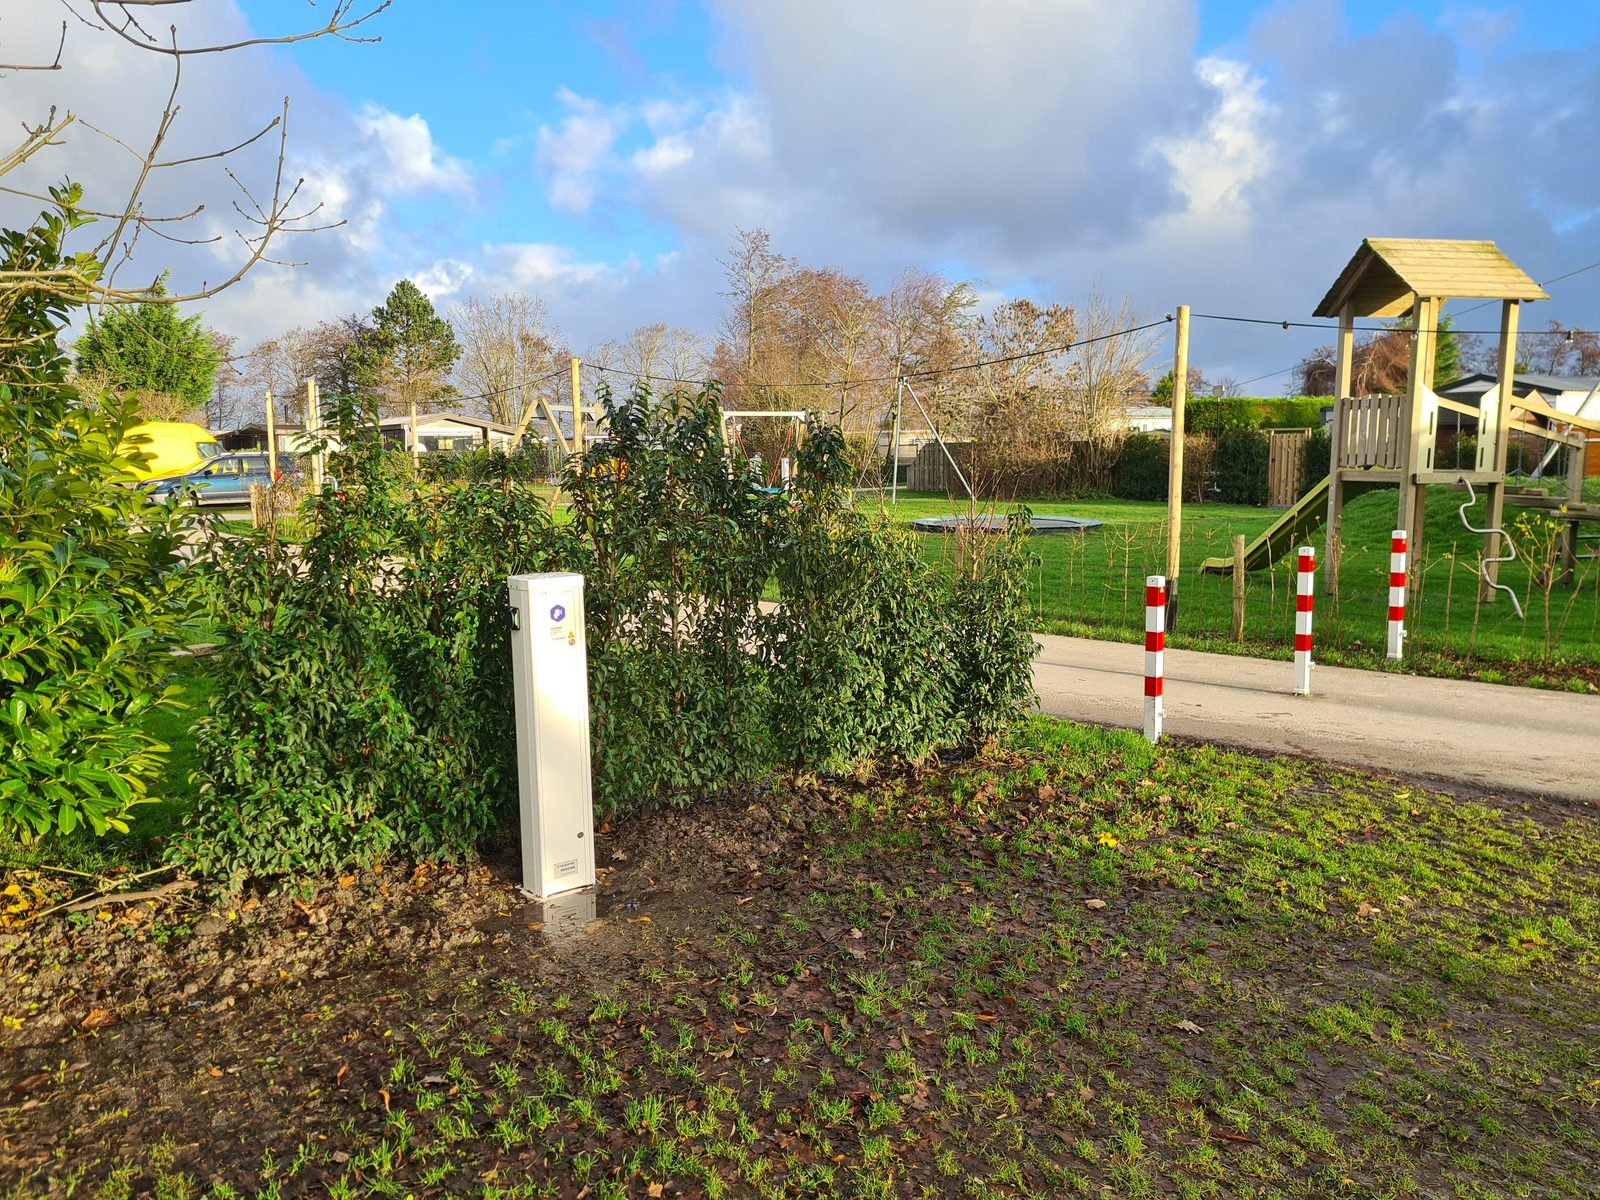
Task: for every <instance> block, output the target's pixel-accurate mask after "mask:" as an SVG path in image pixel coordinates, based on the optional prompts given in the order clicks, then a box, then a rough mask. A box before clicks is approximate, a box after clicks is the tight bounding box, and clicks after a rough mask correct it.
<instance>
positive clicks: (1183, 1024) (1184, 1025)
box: [1178, 1019, 1205, 1033]
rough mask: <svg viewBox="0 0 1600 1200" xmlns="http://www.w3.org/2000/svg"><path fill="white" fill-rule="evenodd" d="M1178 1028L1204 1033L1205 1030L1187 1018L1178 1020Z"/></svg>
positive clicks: (1186, 1031) (1187, 1031)
mask: <svg viewBox="0 0 1600 1200" xmlns="http://www.w3.org/2000/svg"><path fill="white" fill-rule="evenodd" d="M1178 1028H1179V1029H1181V1030H1183V1031H1184V1032H1185V1033H1204V1032H1205V1030H1204V1029H1202V1028H1200V1026H1198V1025H1196V1024H1195V1023H1194V1022H1193V1021H1190V1020H1187V1019H1185V1020H1182V1021H1179V1022H1178Z"/></svg>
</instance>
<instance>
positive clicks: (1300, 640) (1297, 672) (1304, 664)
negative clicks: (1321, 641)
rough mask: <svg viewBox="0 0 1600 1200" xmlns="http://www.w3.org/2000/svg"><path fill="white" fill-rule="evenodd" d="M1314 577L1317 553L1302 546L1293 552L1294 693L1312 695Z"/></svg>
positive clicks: (1315, 574) (1315, 575) (1315, 576)
mask: <svg viewBox="0 0 1600 1200" xmlns="http://www.w3.org/2000/svg"><path fill="white" fill-rule="evenodd" d="M1316 578H1317V552H1316V551H1315V550H1313V549H1312V548H1311V547H1310V546H1301V547H1300V549H1299V551H1297V552H1296V555H1295V580H1294V694H1295V695H1296V696H1309V695H1311V603H1312V598H1313V596H1314V595H1315V592H1314V590H1313V588H1314V585H1315V582H1316Z"/></svg>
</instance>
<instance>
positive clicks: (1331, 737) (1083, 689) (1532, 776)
mask: <svg viewBox="0 0 1600 1200" xmlns="http://www.w3.org/2000/svg"><path fill="white" fill-rule="evenodd" d="M1035 640H1036V641H1037V642H1038V643H1039V646H1040V652H1039V655H1038V657H1037V658H1035V659H1034V663H1033V683H1034V688H1035V690H1036V691H1037V692H1038V694H1039V708H1040V711H1042V712H1046V713H1049V714H1051V715H1052V716H1058V717H1067V718H1070V719H1072V720H1075V721H1088V722H1092V723H1095V724H1099V725H1110V726H1125V727H1128V728H1132V729H1142V728H1143V725H1144V685H1143V679H1144V649H1143V647H1142V646H1139V645H1133V644H1129V643H1125V642H1101V641H1091V640H1088V639H1085V638H1069V637H1055V636H1051V635H1048V634H1039V635H1036V636H1035ZM1291 686H1292V667H1291V664H1290V663H1288V662H1286V661H1274V660H1270V659H1261V658H1245V657H1242V656H1238V655H1231V654H1208V653H1204V652H1202V651H1198V650H1173V649H1170V648H1169V649H1168V650H1167V652H1166V702H1165V717H1164V732H1165V733H1166V734H1168V735H1175V736H1178V737H1190V738H1198V739H1201V740H1204V741H1208V742H1217V743H1221V744H1223V745H1230V746H1241V747H1245V748H1248V749H1251V750H1264V751H1268V752H1271V753H1281V754H1297V755H1305V756H1308V757H1312V758H1319V759H1323V760H1325V761H1327V762H1333V763H1339V764H1343V765H1346V766H1352V767H1367V768H1376V769H1378V770H1381V771H1385V772H1391V773H1394V774H1398V775H1406V776H1413V777H1420V778H1427V779H1435V780H1439V781H1442V782H1448V783H1465V784H1467V785H1469V786H1470V787H1471V788H1473V789H1475V790H1482V791H1491V792H1515V793H1521V794H1532V795H1544V796H1552V797H1561V798H1564V799H1571V800H1579V801H1586V802H1590V803H1595V802H1600V696H1580V695H1577V694H1575V693H1572V692H1552V691H1544V690H1541V689H1537V688H1521V687H1506V686H1502V685H1499V684H1492V683H1475V682H1468V681H1464V680H1458V679H1430V678H1425V677H1422V676H1417V675H1405V674H1400V673H1395V672H1386V671H1362V670H1354V669H1351V668H1347V667H1330V666H1321V665H1318V666H1315V667H1314V668H1313V671H1312V678H1311V692H1312V694H1311V695H1310V696H1296V695H1294V693H1293V692H1292V690H1291Z"/></svg>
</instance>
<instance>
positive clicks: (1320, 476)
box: [1300, 425, 1333, 496]
mask: <svg viewBox="0 0 1600 1200" xmlns="http://www.w3.org/2000/svg"><path fill="white" fill-rule="evenodd" d="M1332 463H1333V430H1332V429H1331V428H1329V427H1328V426H1326V425H1319V426H1317V428H1315V429H1313V430H1312V431H1311V436H1310V437H1308V438H1307V439H1306V444H1305V449H1304V450H1303V451H1302V452H1301V455H1300V495H1302V496H1304V495H1305V494H1306V493H1307V492H1309V491H1310V490H1311V489H1312V488H1314V487H1316V486H1317V484H1319V483H1321V482H1322V481H1323V480H1324V479H1326V478H1327V477H1328V472H1329V470H1331V469H1332Z"/></svg>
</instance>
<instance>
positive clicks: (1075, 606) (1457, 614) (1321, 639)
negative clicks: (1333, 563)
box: [867, 487, 1600, 690]
mask: <svg viewBox="0 0 1600 1200" xmlns="http://www.w3.org/2000/svg"><path fill="white" fill-rule="evenodd" d="M1429 492H1430V494H1429V497H1428V505H1427V524H1426V530H1425V537H1424V543H1423V555H1424V560H1425V564H1424V565H1425V571H1424V581H1423V586H1422V590H1421V594H1420V597H1419V598H1418V599H1417V600H1415V601H1413V604H1412V607H1411V611H1410V614H1409V620H1408V622H1407V624H1408V627H1409V629H1410V631H1411V632H1410V636H1409V638H1408V640H1407V656H1408V667H1410V668H1411V669H1424V670H1432V671H1436V672H1438V673H1443V674H1471V675H1478V676H1480V677H1485V678H1488V679H1491V680H1504V681H1507V682H1543V683H1548V684H1551V685H1552V686H1571V687H1574V688H1575V689H1577V690H1590V689H1591V688H1593V687H1594V686H1595V685H1596V684H1600V588H1597V583H1600V563H1596V562H1580V563H1579V569H1578V571H1577V575H1576V579H1575V586H1572V587H1564V586H1562V585H1561V584H1560V583H1559V582H1556V583H1555V585H1554V586H1553V587H1552V588H1551V590H1550V592H1549V593H1548V595H1546V593H1545V592H1543V591H1541V590H1540V589H1539V588H1538V587H1536V586H1534V584H1533V582H1532V578H1533V577H1532V575H1531V574H1530V571H1529V569H1528V565H1527V563H1526V561H1524V560H1519V561H1517V562H1514V563H1511V564H1508V565H1507V566H1505V567H1503V568H1502V571H1501V579H1502V581H1503V582H1505V583H1507V584H1509V585H1510V586H1512V587H1514V588H1515V589H1516V591H1517V594H1518V596H1519V597H1520V598H1521V599H1522V604H1523V608H1524V610H1525V612H1526V613H1527V620H1526V621H1521V620H1518V619H1517V617H1516V614H1515V612H1514V611H1513V610H1512V607H1511V605H1510V604H1509V603H1507V602H1506V601H1505V600H1504V598H1498V599H1496V600H1495V601H1494V602H1493V603H1490V604H1479V603H1478V601H1477V591H1476V588H1475V587H1474V576H1473V574H1472V572H1473V570H1474V569H1475V565H1476V563H1477V560H1478V556H1479V555H1480V554H1481V553H1482V541H1481V539H1479V538H1477V537H1475V536H1473V535H1471V534H1468V533H1467V532H1466V530H1465V529H1464V528H1463V527H1462V525H1461V520H1460V515H1459V513H1458V511H1457V510H1458V508H1459V506H1460V505H1461V503H1462V502H1463V500H1464V499H1465V494H1464V493H1456V492H1453V491H1451V490H1450V489H1449V488H1443V487H1435V488H1431V489H1429ZM867 502H868V503H874V502H875V501H874V500H869V501H867ZM1395 502H1396V493H1395V491H1394V490H1393V489H1388V490H1380V491H1377V492H1372V493H1369V494H1367V495H1365V496H1362V497H1359V498H1357V499H1356V500H1354V501H1352V502H1351V503H1350V504H1349V505H1348V506H1347V507H1346V509H1345V518H1344V536H1343V542H1344V551H1343V554H1342V557H1341V560H1340V570H1339V579H1340V588H1339V595H1338V599H1337V600H1336V601H1335V600H1334V599H1332V598H1331V597H1328V596H1326V595H1322V594H1321V593H1322V592H1323V591H1324V589H1323V584H1322V577H1321V574H1320V572H1319V575H1318V581H1317V588H1318V592H1319V599H1318V605H1317V618H1316V619H1317V626H1316V637H1317V643H1318V646H1319V650H1320V652H1321V657H1323V658H1324V659H1325V660H1328V661H1345V662H1350V663H1352V665H1357V664H1359V665H1375V664H1380V663H1382V661H1383V653H1384V637H1385V623H1386V619H1387V611H1388V572H1389V533H1390V530H1391V529H1393V528H1394V519H1395V512H1394V506H1395ZM1029 506H1030V507H1031V508H1032V509H1033V511H1034V512H1036V513H1039V514H1042V515H1043V514H1050V515H1056V514H1060V515H1069V516H1080V517H1092V518H1095V519H1097V520H1101V521H1104V522H1105V523H1106V524H1105V526H1104V527H1103V528H1100V529H1097V530H1093V531H1091V532H1089V533H1087V534H1083V535H1077V534H1057V535H1050V536H1044V537H1039V538H1036V539H1035V542H1034V549H1035V553H1036V554H1037V555H1038V559H1039V566H1038V573H1037V581H1036V588H1037V593H1036V596H1037V599H1036V610H1037V613H1038V624H1039V628H1040V629H1042V630H1043V631H1045V632H1051V633H1072V634H1081V635H1087V636H1096V637H1109V638H1114V639H1119V640H1134V641H1136V640H1140V639H1142V637H1143V636H1144V599H1143V590H1144V580H1145V577H1146V576H1147V575H1153V574H1160V573H1163V572H1164V571H1165V569H1166V504H1165V502H1160V503H1152V502H1143V501H1133V500H1084V501H1037V502H1031V501H1030V502H1029ZM885 508H886V509H888V511H889V512H890V514H891V516H892V517H893V518H895V519H897V520H904V521H910V520H913V519H915V518H917V517H923V516H933V515H939V514H944V513H950V512H956V511H960V505H958V504H953V503H952V502H951V501H950V500H949V499H948V498H946V497H935V496H930V495H926V494H912V495H911V496H910V498H906V497H904V496H902V499H901V500H900V502H899V504H898V505H897V506H889V505H888V504H887V503H885ZM1483 510H1484V505H1483V503H1482V501H1481V500H1480V502H1479V506H1478V509H1477V510H1476V511H1475V512H1474V514H1473V515H1474V517H1475V523H1479V524H1481V522H1482V517H1483ZM1523 511H1524V510H1521V509H1517V508H1515V507H1508V509H1507V518H1506V520H1507V523H1508V527H1509V526H1510V525H1511V524H1512V523H1513V522H1515V520H1516V519H1517V517H1518V515H1519V514H1521V513H1522V512H1523ZM1279 515H1280V512H1279V511H1278V510H1273V509H1263V508H1251V507H1243V506H1239V505H1223V504H1194V505H1186V506H1185V508H1184V524H1183V534H1184V539H1183V540H1184V553H1183V561H1184V564H1185V570H1184V574H1183V576H1182V577H1181V580H1180V597H1181V599H1180V609H1179V623H1178V630H1177V635H1176V636H1174V637H1172V638H1169V641H1171V642H1173V643H1174V644H1176V645H1179V646H1185V645H1188V646H1196V647H1200V648H1206V649H1226V648H1228V647H1229V646H1230V645H1231V631H1232V612H1233V581H1232V578H1231V577H1225V576H1211V575H1201V574H1199V573H1198V570H1197V567H1198V564H1199V562H1200V560H1202V559H1204V558H1210V557H1213V556H1221V555H1226V554H1230V553H1231V543H1232V538H1233V535H1235V534H1240V533H1242V534H1244V535H1245V536H1246V537H1247V538H1254V537H1255V536H1256V535H1258V534H1259V533H1261V532H1262V531H1263V530H1264V529H1266V528H1267V526H1268V525H1270V524H1271V523H1272V522H1273V521H1274V520H1276V519H1277V518H1278V516H1279ZM1584 528H1585V530H1586V531H1588V532H1600V526H1594V525H1590V526H1585V527H1584ZM927 542H928V552H929V554H931V555H937V554H941V553H944V552H945V546H946V540H945V539H942V538H940V537H938V536H936V535H928V537H927ZM1311 544H1312V545H1313V546H1315V547H1316V549H1317V555H1318V559H1319V561H1320V560H1321V558H1322V557H1323V553H1324V549H1323V546H1324V543H1323V532H1322V531H1321V530H1318V531H1317V532H1316V533H1315V534H1314V535H1313V536H1312V538H1311ZM1593 545H1594V543H1589V546H1590V547H1591V548H1592V547H1593ZM1519 546H1520V547H1521V548H1522V550H1523V552H1524V554H1527V553H1530V552H1532V551H1533V550H1535V549H1536V548H1537V547H1535V546H1534V544H1533V542H1532V541H1531V540H1530V539H1529V538H1527V537H1523V538H1521V539H1519ZM1546 549H1548V547H1546ZM1246 579H1247V595H1246V624H1245V636H1246V646H1245V647H1244V649H1246V650H1248V651H1250V652H1252V653H1276V654H1279V655H1282V656H1285V657H1287V656H1288V654H1289V653H1290V650H1291V648H1292V645H1293V632H1294V590H1295V579H1294V563H1293V560H1292V557H1286V558H1285V559H1283V560H1282V561H1280V562H1279V563H1278V564H1277V565H1276V566H1275V567H1274V568H1273V569H1272V570H1271V571H1260V572H1255V573H1252V574H1250V575H1248V576H1247V577H1246ZM1547 600H1548V606H1547V604H1546V601H1547Z"/></svg>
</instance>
